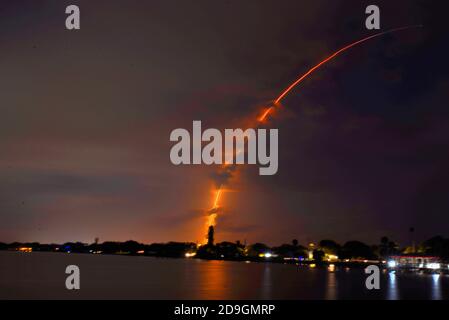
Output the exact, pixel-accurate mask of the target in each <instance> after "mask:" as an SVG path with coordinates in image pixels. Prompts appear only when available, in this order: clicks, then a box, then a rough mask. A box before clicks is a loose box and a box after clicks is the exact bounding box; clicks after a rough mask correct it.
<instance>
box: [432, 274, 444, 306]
mask: <svg viewBox="0 0 449 320" xmlns="http://www.w3.org/2000/svg"><path fill="white" fill-rule="evenodd" d="M441 299H442V297H441V281H440V275H439V274H433V275H432V300H441Z"/></svg>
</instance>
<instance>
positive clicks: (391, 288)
mask: <svg viewBox="0 0 449 320" xmlns="http://www.w3.org/2000/svg"><path fill="white" fill-rule="evenodd" d="M387 292H388V294H387V299H388V300H398V299H399V294H398V284H397V277H396V271H391V272H389V273H388V291H387Z"/></svg>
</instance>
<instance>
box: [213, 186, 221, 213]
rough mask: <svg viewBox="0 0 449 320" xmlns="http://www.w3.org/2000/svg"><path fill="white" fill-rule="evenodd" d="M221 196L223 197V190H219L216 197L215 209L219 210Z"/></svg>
mask: <svg viewBox="0 0 449 320" xmlns="http://www.w3.org/2000/svg"><path fill="white" fill-rule="evenodd" d="M220 196H221V189H218V190H217V192H216V195H215V201H214V206H213V209H217V208H218V202H219V201H220Z"/></svg>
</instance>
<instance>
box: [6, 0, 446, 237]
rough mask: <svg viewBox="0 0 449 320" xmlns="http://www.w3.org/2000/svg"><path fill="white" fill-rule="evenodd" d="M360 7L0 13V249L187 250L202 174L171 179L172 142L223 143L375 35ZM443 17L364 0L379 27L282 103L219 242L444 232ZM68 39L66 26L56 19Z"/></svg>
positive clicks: (44, 4)
mask: <svg viewBox="0 0 449 320" xmlns="http://www.w3.org/2000/svg"><path fill="white" fill-rule="evenodd" d="M371 2H373V1H346V0H345V1H321V0H313V1H298V0H294V1H277V0H276V1H274V0H273V1H260V0H257V1H256V0H251V1H240V0H239V1H237V0H233V1H210V0H207V1H206V0H200V1H194V2H192V1H165V0H164V1H162V0H155V1H141V0H134V1H113V0H107V1H99V0H95V1H92V0H90V1H56V0H53V1H16V0H15V1H5V0H2V1H1V2H0V218H1V221H0V241H4V242H12V241H39V242H65V241H77V240H79V241H84V242H93V241H94V238H95V237H99V238H100V241H106V240H118V241H124V240H129V239H133V240H137V241H140V242H145V243H150V242H165V241H170V240H175V241H201V240H202V238H203V234H202V232H203V225H204V220H205V216H204V215H205V212H206V210H207V209H209V208H210V207H211V205H212V200H213V199H212V198H213V193H212V192H213V179H212V178H211V177H212V176H213V174H214V172H215V169H216V167H214V166H203V165H202V166H198V165H197V166H174V165H172V164H171V162H170V158H169V153H170V148H171V147H172V145H173V143H171V142H170V141H169V136H170V132H171V131H172V130H173V129H175V128H186V129H189V130H191V126H192V121H193V120H201V121H202V122H203V127H205V128H219V129H224V128H236V127H238V126H239V125H240V124H241V122H242V121H243V120H244V119H248V118H250V117H252V116H254V115H255V114H257V113H258V112H259V111H260V110H261V108H262V107H263V106H265V105H266V104H267V103H268V102H269V101H270V100H272V99H273V98H275V97H276V96H277V95H278V94H279V92H281V91H282V90H283V89H284V88H285V87H286V86H287V85H289V84H290V83H291V82H292V81H294V80H295V79H296V78H297V77H298V75H300V74H302V73H304V72H305V71H306V70H307V69H308V68H310V67H311V66H313V65H314V64H316V63H317V62H319V61H320V60H321V59H323V58H324V57H326V56H327V55H328V54H329V53H331V52H333V51H335V50H336V49H338V48H340V47H342V46H344V45H346V44H348V43H350V42H352V41H355V40H358V39H360V38H362V37H364V36H367V35H370V34H373V31H368V30H366V29H365V22H364V21H365V17H366V15H365V13H364V11H365V7H366V6H367V5H368V4H372V3H371ZM443 3H444V2H443V1H441V2H432V1H375V4H377V5H378V6H379V7H380V8H381V27H382V30H387V29H391V28H395V27H400V26H406V25H415V24H423V25H424V27H423V28H419V29H411V30H407V31H402V32H399V33H395V34H392V35H387V36H385V37H382V38H377V39H375V40H372V41H370V42H368V43H366V44H364V45H363V46H359V47H357V48H354V49H351V51H348V52H346V53H344V54H343V55H342V56H340V57H339V58H338V59H336V60H334V61H333V62H331V63H329V64H328V65H327V66H326V67H325V68H323V69H320V70H319V71H318V72H317V73H315V74H314V75H313V76H312V77H310V78H309V79H308V80H307V81H306V82H304V83H303V84H302V85H301V86H300V87H299V88H297V89H295V90H294V92H292V94H290V95H289V96H288V97H287V98H286V99H285V100H284V101H283V107H282V111H281V112H278V113H277V114H276V117H275V118H274V119H273V120H272V121H271V122H270V123H269V127H273V128H278V129H279V140H280V146H279V157H280V161H279V171H278V173H277V175H275V176H259V174H258V166H251V167H247V168H245V169H244V170H241V171H240V174H239V175H238V177H236V178H235V179H234V180H233V181H232V182H231V183H230V185H229V186H228V187H227V188H228V189H229V190H228V192H226V193H225V195H224V198H223V201H222V205H223V213H222V214H221V215H220V216H219V218H218V225H217V231H216V237H217V238H218V240H229V241H235V240H241V241H244V240H246V241H247V242H256V241H260V242H265V243H268V244H272V245H274V244H279V243H282V242H290V241H291V239H293V238H296V239H298V240H299V241H300V243H303V244H304V243H306V242H308V241H319V240H321V239H325V238H326V239H328V238H330V239H334V240H337V241H346V240H353V239H358V240H362V241H366V242H370V243H377V242H378V241H379V239H380V237H381V236H384V235H386V236H388V237H390V238H391V239H392V240H396V241H398V242H400V243H401V244H402V245H406V244H407V243H408V241H409V232H408V230H409V228H410V227H414V228H415V230H416V231H415V236H414V237H415V238H416V240H425V239H426V238H429V237H431V236H434V235H438V234H439V235H443V236H448V235H449V169H448V163H449V148H448V147H449V109H448V99H449V73H448V62H447V60H448V57H449V41H448V40H449V37H448V34H449V33H448V30H447V29H448V28H447V26H445V24H446V23H447V17H446V15H447V12H448V11H447V10H445V9H444V8H442V4H443ZM70 4H77V5H79V6H80V9H81V30H79V31H68V30H66V29H65V19H66V14H65V7H66V6H67V5H70Z"/></svg>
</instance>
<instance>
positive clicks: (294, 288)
mask: <svg viewBox="0 0 449 320" xmlns="http://www.w3.org/2000/svg"><path fill="white" fill-rule="evenodd" d="M70 264H75V265H77V266H79V267H80V270H81V290H78V291H68V290H67V289H65V279H66V276H67V275H66V274H65V268H66V266H67V265H70ZM365 279H366V275H365V274H364V272H363V270H362V269H356V268H353V269H348V268H341V269H336V270H335V271H333V272H332V271H329V270H328V269H320V268H313V269H312V268H309V267H297V266H294V265H283V264H271V263H244V262H227V261H202V260H196V259H191V260H190V259H162V258H149V257H125V256H106V255H81V254H62V253H28V254H26V253H16V252H4V251H3V252H1V251H0V299H24V298H26V299H305V300H308V299H320V300H321V299H391V300H394V299H448V298H449V276H447V275H428V274H421V275H419V274H391V273H387V272H385V273H382V275H381V290H371V291H369V290H367V289H366V288H365Z"/></svg>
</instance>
